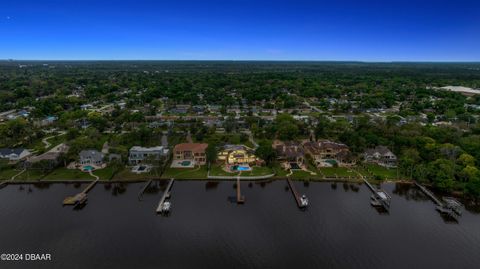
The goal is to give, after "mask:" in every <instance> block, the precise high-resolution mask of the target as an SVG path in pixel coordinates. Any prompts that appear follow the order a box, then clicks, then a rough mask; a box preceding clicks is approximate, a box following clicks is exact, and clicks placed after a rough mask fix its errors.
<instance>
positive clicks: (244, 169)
mask: <svg viewBox="0 0 480 269" xmlns="http://www.w3.org/2000/svg"><path fill="white" fill-rule="evenodd" d="M250 170H251V169H250V167H249V166H237V165H235V166H232V171H250Z"/></svg>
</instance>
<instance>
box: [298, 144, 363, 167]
mask: <svg viewBox="0 0 480 269" xmlns="http://www.w3.org/2000/svg"><path fill="white" fill-rule="evenodd" d="M303 147H304V148H305V152H306V154H307V155H309V156H310V157H311V158H312V159H313V162H314V163H315V165H316V166H317V167H322V166H323V167H325V166H326V167H329V166H334V165H338V166H349V165H353V164H355V159H354V158H353V155H352V154H351V153H350V150H349V148H348V146H347V145H345V144H342V143H336V142H332V141H329V140H320V141H308V142H305V143H304V144H303Z"/></svg>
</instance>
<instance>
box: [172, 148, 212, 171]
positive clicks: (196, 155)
mask: <svg viewBox="0 0 480 269" xmlns="http://www.w3.org/2000/svg"><path fill="white" fill-rule="evenodd" d="M207 147H208V144H203V143H181V144H178V145H176V146H175V148H174V149H173V159H174V161H176V162H178V161H181V162H183V161H189V162H190V163H193V165H204V164H206V162H207V156H206V154H205V151H206V149H207ZM184 163H185V164H186V162H184ZM172 167H173V163H172Z"/></svg>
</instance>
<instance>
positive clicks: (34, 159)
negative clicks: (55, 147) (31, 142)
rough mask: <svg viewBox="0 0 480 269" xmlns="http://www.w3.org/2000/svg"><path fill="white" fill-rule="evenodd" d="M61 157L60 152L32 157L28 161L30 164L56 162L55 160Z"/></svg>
mask: <svg viewBox="0 0 480 269" xmlns="http://www.w3.org/2000/svg"><path fill="white" fill-rule="evenodd" d="M59 156H60V152H45V153H44V154H42V155H38V156H33V157H31V158H29V159H28V160H27V161H28V162H30V163H36V162H40V161H43V160H47V161H55V160H57V158H58V157H59Z"/></svg>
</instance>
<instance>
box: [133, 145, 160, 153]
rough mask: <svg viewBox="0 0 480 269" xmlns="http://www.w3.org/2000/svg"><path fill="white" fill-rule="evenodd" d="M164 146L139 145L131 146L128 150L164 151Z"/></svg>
mask: <svg viewBox="0 0 480 269" xmlns="http://www.w3.org/2000/svg"><path fill="white" fill-rule="evenodd" d="M164 150H165V148H164V147H163V146H156V147H149V148H147V147H140V146H133V147H132V148H131V149H130V151H140V152H155V151H164Z"/></svg>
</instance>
